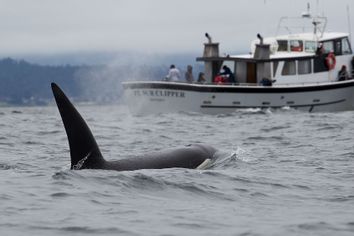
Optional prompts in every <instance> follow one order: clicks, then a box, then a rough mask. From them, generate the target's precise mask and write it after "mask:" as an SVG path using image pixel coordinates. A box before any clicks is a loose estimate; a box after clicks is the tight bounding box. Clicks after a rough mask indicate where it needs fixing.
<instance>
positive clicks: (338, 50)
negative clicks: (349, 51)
mask: <svg viewBox="0 0 354 236" xmlns="http://www.w3.org/2000/svg"><path fill="white" fill-rule="evenodd" d="M334 44H335V47H336V48H335V50H334V53H335V54H336V55H342V42H341V41H335V43H334Z"/></svg>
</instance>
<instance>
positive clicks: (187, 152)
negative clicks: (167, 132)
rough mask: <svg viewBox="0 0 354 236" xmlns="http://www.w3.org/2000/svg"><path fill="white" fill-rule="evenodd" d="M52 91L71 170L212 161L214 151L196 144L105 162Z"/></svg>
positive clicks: (61, 98)
mask: <svg viewBox="0 0 354 236" xmlns="http://www.w3.org/2000/svg"><path fill="white" fill-rule="evenodd" d="M52 90H53V94H54V98H55V101H56V103H57V106H58V109H59V113H60V115H61V117H62V121H63V124H64V127H65V131H66V134H67V137H68V141H69V147H70V156H71V169H106V170H118V171H124V170H138V169H162V168H178V167H180V168H191V169H195V168H204V167H205V166H207V164H208V163H209V162H211V161H212V160H214V159H215V153H216V149H214V148H213V147H211V146H209V145H204V144H195V145H190V146H186V147H181V148H175V149H167V150H163V151H159V152H153V153H146V154H143V155H141V156H140V157H134V158H129V159H121V160H117V161H106V160H105V159H104V158H103V156H102V154H101V151H100V149H99V147H98V145H97V143H96V140H95V138H94V137H93V135H92V133H91V131H90V129H89V127H88V126H87V124H86V122H85V120H84V119H83V118H82V117H81V115H80V113H79V112H78V111H77V110H76V108H75V107H74V106H73V104H72V103H71V102H70V100H69V99H68V98H67V96H66V95H65V94H64V92H63V91H62V90H61V89H60V88H59V86H58V85H56V84H54V83H52Z"/></svg>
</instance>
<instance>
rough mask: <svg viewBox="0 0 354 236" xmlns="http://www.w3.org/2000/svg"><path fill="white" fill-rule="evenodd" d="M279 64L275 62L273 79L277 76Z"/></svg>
mask: <svg viewBox="0 0 354 236" xmlns="http://www.w3.org/2000/svg"><path fill="white" fill-rule="evenodd" d="M278 64H279V62H277V61H275V62H273V77H275V75H276V74H277V69H278Z"/></svg>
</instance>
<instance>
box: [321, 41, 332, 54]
mask: <svg viewBox="0 0 354 236" xmlns="http://www.w3.org/2000/svg"><path fill="white" fill-rule="evenodd" d="M323 52H324V53H330V52H333V41H327V42H323Z"/></svg>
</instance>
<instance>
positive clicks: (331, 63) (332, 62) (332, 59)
mask: <svg viewBox="0 0 354 236" xmlns="http://www.w3.org/2000/svg"><path fill="white" fill-rule="evenodd" d="M326 66H327V67H328V69H329V70H333V69H334V67H336V56H335V55H334V53H330V54H328V56H327V57H326Z"/></svg>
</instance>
